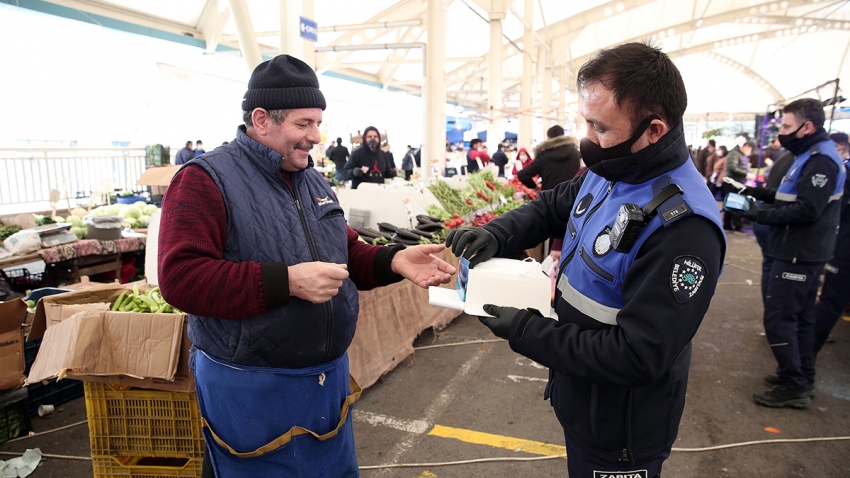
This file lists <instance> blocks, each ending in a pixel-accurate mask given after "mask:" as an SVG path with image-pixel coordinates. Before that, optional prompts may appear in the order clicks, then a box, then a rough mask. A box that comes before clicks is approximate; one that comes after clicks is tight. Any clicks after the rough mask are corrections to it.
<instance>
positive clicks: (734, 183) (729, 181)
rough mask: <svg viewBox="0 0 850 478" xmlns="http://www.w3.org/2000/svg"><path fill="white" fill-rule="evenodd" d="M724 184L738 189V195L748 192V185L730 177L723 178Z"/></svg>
mask: <svg viewBox="0 0 850 478" xmlns="http://www.w3.org/2000/svg"><path fill="white" fill-rule="evenodd" d="M723 182H724V183H726V184H728V185H730V186H732V187H733V188H735V189H737V190H738V194H744V191H746V190H747V186H746V185H744V184H741V183H739V182H738V181H735V180H734V179H732V178H730V177H729V176H726V177H725V178H723Z"/></svg>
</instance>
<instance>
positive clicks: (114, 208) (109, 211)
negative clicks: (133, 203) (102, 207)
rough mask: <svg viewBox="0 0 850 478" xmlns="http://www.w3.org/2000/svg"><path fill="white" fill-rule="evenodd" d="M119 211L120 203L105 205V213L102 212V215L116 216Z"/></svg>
mask: <svg viewBox="0 0 850 478" xmlns="http://www.w3.org/2000/svg"><path fill="white" fill-rule="evenodd" d="M120 211H121V205H120V204H113V205H111V206H106V214H103V215H104V216H117V215H118V213H119V212H120Z"/></svg>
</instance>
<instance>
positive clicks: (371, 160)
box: [342, 126, 396, 189]
mask: <svg viewBox="0 0 850 478" xmlns="http://www.w3.org/2000/svg"><path fill="white" fill-rule="evenodd" d="M342 175H343V177H345V179H350V180H351V188H352V189H357V186H360V183H378V184H384V178H394V177H395V176H396V171H395V167H393V162H392V160H391V159H390V158H389V156H387V153H385V152H383V151H381V133H379V132H378V128H375V127H374V126H367V127H366V129H365V130H364V131H363V143H362V145H361V146H360V147H359V148H357V149H356V150H354V151H352V153H351V159H350V160H349V161H348V163H347V164H346V165H345V169H344V170H343V174H342Z"/></svg>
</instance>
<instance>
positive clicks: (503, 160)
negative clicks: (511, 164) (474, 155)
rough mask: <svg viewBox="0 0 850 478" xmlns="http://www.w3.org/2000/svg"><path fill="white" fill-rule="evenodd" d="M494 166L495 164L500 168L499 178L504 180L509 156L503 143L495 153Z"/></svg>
mask: <svg viewBox="0 0 850 478" xmlns="http://www.w3.org/2000/svg"><path fill="white" fill-rule="evenodd" d="M493 164H495V165H496V167H497V168H499V172H498V174H497V176H498V177H500V178H504V177H505V166H507V165H508V155H507V154H505V145H504V144H502V143H499V148H498V150H497V151H496V152H495V153H493Z"/></svg>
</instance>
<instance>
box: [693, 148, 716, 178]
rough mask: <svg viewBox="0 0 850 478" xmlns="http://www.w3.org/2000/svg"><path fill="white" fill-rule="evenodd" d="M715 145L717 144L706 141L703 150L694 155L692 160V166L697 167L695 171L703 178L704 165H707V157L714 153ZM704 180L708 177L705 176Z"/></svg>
mask: <svg viewBox="0 0 850 478" xmlns="http://www.w3.org/2000/svg"><path fill="white" fill-rule="evenodd" d="M716 145H717V143H716V142H715V141H714V140H713V139H710V140H708V143H707V144H706V145H705V148H702V149H700V150H699V152H698V153H697V154H696V157H695V158H693V160H694V166H696V167H697V171H699V172H700V173H701V174H702V175H703V176H705V169H706V168H705V165H706V164H707V163H708V157H709V156H711V154H712V153H713V152H714V148H715V146H716ZM705 178H706V179H708V176H705Z"/></svg>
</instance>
